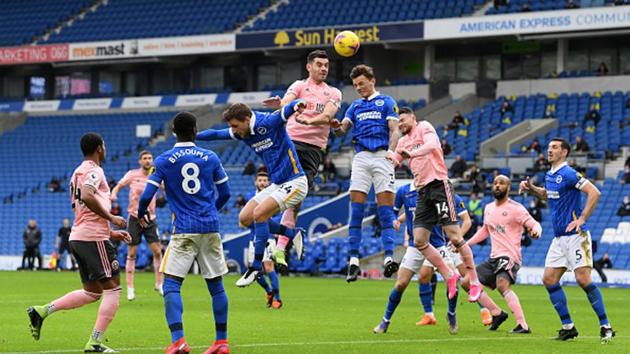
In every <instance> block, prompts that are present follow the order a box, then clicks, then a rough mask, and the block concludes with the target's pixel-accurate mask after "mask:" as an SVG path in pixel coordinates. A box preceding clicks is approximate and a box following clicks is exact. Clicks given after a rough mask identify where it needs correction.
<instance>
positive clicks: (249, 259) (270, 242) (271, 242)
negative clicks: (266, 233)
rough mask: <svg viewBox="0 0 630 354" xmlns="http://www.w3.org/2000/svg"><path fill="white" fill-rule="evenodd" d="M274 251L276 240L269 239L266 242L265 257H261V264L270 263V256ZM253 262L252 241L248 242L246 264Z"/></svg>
mask: <svg viewBox="0 0 630 354" xmlns="http://www.w3.org/2000/svg"><path fill="white" fill-rule="evenodd" d="M275 251H276V240H274V239H272V238H270V239H269V240H268V241H267V247H265V255H264V256H263V262H266V261H270V260H271V255H272V254H273V253H274V252H275ZM253 261H254V241H249V249H248V250H247V263H249V264H251V263H252V262H253Z"/></svg>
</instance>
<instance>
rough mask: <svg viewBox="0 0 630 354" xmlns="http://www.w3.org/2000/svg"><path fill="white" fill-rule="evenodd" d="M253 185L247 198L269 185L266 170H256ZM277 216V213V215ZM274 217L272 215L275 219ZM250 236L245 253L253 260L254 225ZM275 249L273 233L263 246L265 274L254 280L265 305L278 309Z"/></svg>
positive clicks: (278, 284) (279, 300) (252, 196)
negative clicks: (254, 187) (259, 288)
mask: <svg viewBox="0 0 630 354" xmlns="http://www.w3.org/2000/svg"><path fill="white" fill-rule="evenodd" d="M254 185H255V186H256V192H255V193H253V194H252V195H250V196H248V198H247V200H248V201H249V200H251V199H252V198H254V197H255V196H256V194H258V193H260V192H262V191H263V190H264V189H265V188H267V187H269V174H268V173H267V172H266V171H258V173H256V179H255V180H254ZM277 217H279V215H278V216H277ZM275 218H276V217H274V219H275ZM249 228H250V230H251V233H252V238H251V240H250V241H249V251H248V253H247V255H248V259H249V260H250V261H253V260H254V236H255V232H256V230H255V229H254V225H250V226H249ZM275 249H276V238H275V237H274V235H273V234H271V235H270V236H269V240H267V247H266V248H265V256H264V257H263V269H264V270H265V274H263V275H261V276H260V277H259V278H258V279H257V280H256V282H257V283H258V285H260V287H261V288H263V290H265V300H266V301H267V307H269V308H274V309H279V308H281V307H282V299H281V298H280V279H279V277H278V273H276V270H275V268H274V265H273V261H272V260H271V255H272V254H273V252H274V250H275ZM265 275H267V277H268V278H269V283H271V286H269V283H267V280H266V279H265Z"/></svg>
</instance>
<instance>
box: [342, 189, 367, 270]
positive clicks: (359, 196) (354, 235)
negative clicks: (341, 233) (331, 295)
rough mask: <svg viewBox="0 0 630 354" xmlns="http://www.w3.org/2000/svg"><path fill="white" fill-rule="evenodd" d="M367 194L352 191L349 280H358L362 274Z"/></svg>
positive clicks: (349, 231)
mask: <svg viewBox="0 0 630 354" xmlns="http://www.w3.org/2000/svg"><path fill="white" fill-rule="evenodd" d="M366 199H367V194H365V193H363V192H359V191H350V223H349V225H348V244H349V250H348V258H349V260H348V274H347V276H346V281H347V282H353V281H356V280H357V279H358V277H359V274H361V267H360V266H359V247H360V246H361V236H362V235H361V233H362V231H363V228H362V224H363V216H364V215H365V201H366Z"/></svg>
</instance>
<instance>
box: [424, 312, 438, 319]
mask: <svg viewBox="0 0 630 354" xmlns="http://www.w3.org/2000/svg"><path fill="white" fill-rule="evenodd" d="M424 315H425V316H429V317H431V318H435V315H434V314H433V312H427V313H425V314H424Z"/></svg>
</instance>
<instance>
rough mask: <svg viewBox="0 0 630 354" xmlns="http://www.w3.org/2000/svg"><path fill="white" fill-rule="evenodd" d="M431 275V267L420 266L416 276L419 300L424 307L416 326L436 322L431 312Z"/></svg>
mask: <svg viewBox="0 0 630 354" xmlns="http://www.w3.org/2000/svg"><path fill="white" fill-rule="evenodd" d="M432 277H433V267H427V266H422V268H420V274H419V276H418V290H419V292H420V302H421V304H422V307H423V309H424V315H423V316H422V318H421V319H420V321H418V322H416V326H432V325H435V324H437V320H436V319H435V315H434V314H433V299H432V296H431V293H432V289H431V278H432Z"/></svg>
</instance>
